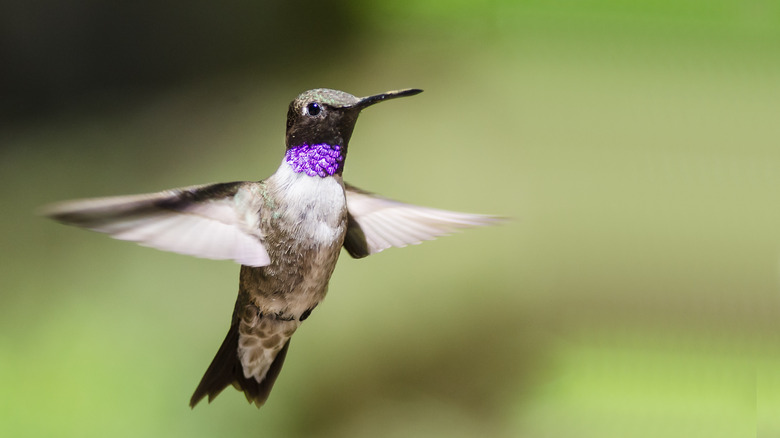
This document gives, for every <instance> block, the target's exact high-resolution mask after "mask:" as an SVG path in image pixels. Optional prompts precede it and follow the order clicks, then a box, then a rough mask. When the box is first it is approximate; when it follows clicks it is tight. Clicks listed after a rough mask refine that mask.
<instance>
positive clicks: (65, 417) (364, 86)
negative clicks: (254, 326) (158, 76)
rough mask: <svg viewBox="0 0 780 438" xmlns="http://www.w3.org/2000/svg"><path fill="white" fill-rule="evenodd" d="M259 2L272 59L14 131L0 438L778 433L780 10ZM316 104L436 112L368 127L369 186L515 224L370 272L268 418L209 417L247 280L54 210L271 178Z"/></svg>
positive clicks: (361, 166) (377, 112)
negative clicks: (209, 394) (301, 102)
mask: <svg viewBox="0 0 780 438" xmlns="http://www.w3.org/2000/svg"><path fill="white" fill-rule="evenodd" d="M263 5H264V6H263V8H265V7H266V6H267V7H269V8H271V9H274V8H277V9H274V10H276V11H279V10H282V11H284V13H282V14H281V15H280V16H279V18H278V24H280V25H282V29H284V31H274V32H273V35H274V37H273V38H271V37H269V39H267V40H262V41H260V40H252V41H260V42H269V44H271V45H269V46H266V47H264V48H263V49H262V51H259V52H257V55H253V54H252V53H249V52H240V53H239V52H233V53H235V56H236V57H244V56H245V57H249V58H251V59H249V58H247V59H241V60H239V62H237V63H236V64H232V63H226V65H225V66H224V70H222V69H218V68H214V69H213V70H210V71H209V72H208V74H204V75H202V76H201V75H199V74H197V72H193V71H191V70H188V68H190V67H192V66H193V65H196V64H199V63H208V62H209V59H212V58H210V56H209V55H208V53H209V52H200V55H193V58H192V59H193V61H192V63H193V64H186V63H185V64H183V65H184V66H185V68H183V70H182V71H183V73H182V75H183V76H175V77H185V76H186V77H189V78H190V79H189V80H188V81H185V82H182V83H175V84H174V82H175V81H170V80H169V81H167V82H165V81H163V83H167V84H168V85H166V86H164V87H162V88H155V90H156V91H154V90H153V89H147V91H146V92H143V93H136V92H135V90H137V88H136V85H133V84H129V85H123V84H124V83H123V82H121V81H118V82H117V83H116V84H117V85H116V87H115V88H116V90H114V91H112V92H111V93H109V94H107V95H99V94H98V95H96V94H91V93H84V94H83V96H82V97H80V98H78V99H74V100H73V101H67V102H66V103H65V105H63V106H61V107H60V108H61V109H60V111H58V112H55V113H51V112H49V111H48V110H45V111H43V110H42V111H41V112H36V111H33V113H34V114H37V115H36V116H35V117H30V118H26V119H24V120H19V119H17V120H16V122H14V123H7V124H6V125H5V126H4V128H3V129H2V130H0V144H2V145H3V147H2V149H0V182H1V183H2V185H3V187H4V190H3V192H2V196H3V197H2V203H3V205H4V206H5V207H6V208H5V213H4V214H3V215H2V216H0V227H2V228H0V229H2V230H3V233H2V234H0V239H1V240H0V243H1V244H2V247H3V249H4V251H2V253H0V266H3V275H2V277H0V294H1V295H0V296H1V297H2V300H3V301H2V302H3V305H2V307H0V388H3V389H2V391H3V395H4V397H2V398H1V399H0V400H1V401H0V436H50V435H55V436H80V437H82V436H185V435H186V436H214V435H227V434H231V435H235V436H257V435H263V436H325V437H329V436H333V437H336V436H338V437H345V436H368V435H370V436H387V437H395V436H398V437H401V436H403V437H408V436H453V437H460V436H506V437H510V436H512V437H514V436H527V437H569V436H578V437H583V436H584V437H588V436H593V437H612V436H614V437H624V436H632V437H642V436H648V437H650V436H653V437H655V436H681V437H683V436H684V437H690V436H702V437H719V436H723V437H733V436H748V435H749V436H755V435H758V436H762V437H763V436H767V437H769V436H780V417H778V412H779V411H780V376H779V375H778V371H777V370H778V368H780V351H779V350H778V342H779V341H780V339H779V338H780V336H779V335H780V333H778V328H777V327H778V326H777V320H778V317H780V302H778V301H780V299H779V297H778V292H779V291H780V288H779V287H778V286H779V285H778V280H780V245H779V244H780V208H779V207H778V205H777V204H778V199H780V152H778V150H777V145H778V144H780V124H778V123H777V120H776V119H777V115H778V114H780V82H778V81H777V78H778V77H780V76H778V75H779V74H780V51H779V50H778V49H780V6H779V5H778V4H777V3H776V2H771V1H761V0H754V1H748V2H738V1H725V0H724V1H715V2H705V1H694V0H686V1H679V2H672V1H664V2H659V1H653V2H651V1H639V2H627V1H617V0H601V1H595V0H594V1H583V2H580V1H559V2H549V1H542V0H537V1H526V2H512V1H499V0H496V1H490V2H487V1H486V2H463V1H457V2H437V1H430V0H429V1H415V2H412V1H399V2H387V3H383V4H369V3H364V2H348V3H338V4H333V5H329V6H328V7H330V6H333V7H334V8H335V9H332V10H329V11H330V12H332V11H334V10H335V11H340V12H338V13H334V14H335V15H336V17H330V16H329V15H323V16H322V18H323V19H322V20H320V21H317V20H315V19H313V18H312V16H308V18H302V17H301V15H300V14H305V13H306V12H305V11H306V8H303V7H302V8H292V7H285V8H282V7H280V6H278V4H274V5H270V6H269V5H268V4H266V3H264V4H263ZM89 7H95V8H101V7H103V8H105V7H106V6H97V5H93V4H91V3H84V8H87V9H86V10H90V9H89ZM123 7H127V6H123ZM139 7H141V6H139ZM229 7H230V6H226V7H225V8H228V9H222V10H220V11H215V17H222V19H221V20H222V22H223V23H225V24H228V23H232V22H233V21H232V20H233V18H232V16H231V12H230V10H229ZM328 7H324V6H323V7H322V9H314V10H313V11H323V10H324V9H328ZM160 8H162V6H160ZM278 8H281V9H278ZM156 10H157V9H154V8H153V9H150V10H149V14H152V13H153V12H155V11H156ZM166 10H167V11H169V12H168V15H167V16H168V17H171V16H175V17H177V20H181V21H182V22H183V23H187V24H186V26H194V24H192V23H198V21H197V20H195V21H189V19H188V18H187V17H188V16H189V15H187V14H186V13H185V11H181V12H179V10H178V9H176V8H173V7H167V9H166ZM263 10H265V9H263ZM193 13H194V12H193ZM236 15H237V16H236V18H235V19H236V20H238V22H239V23H246V22H251V20H249V19H248V18H247V16H239V15H240V14H238V13H236ZM139 16H144V17H145V18H144V19H145V20H153V19H159V16H162V17H166V15H164V14H163V15H159V16H155V17H157V18H154V17H151V16H150V17H146V14H145V13H143V14H142V13H140V12H139V13H138V14H136V15H133V16H129V17H127V16H124V15H123V16H121V17H119V16H118V17H115V20H119V21H120V22H122V24H123V28H125V29H131V28H134V27H135V26H134V25H135V24H136V23H137V21H135V20H138V17H139ZM344 16H346V17H349V19H348V21H347V22H346V23H347V24H343V22H341V21H339V22H338V23H339V24H338V25H335V24H334V27H339V26H346V28H343V29H339V31H340V32H342V35H345V36H348V37H347V38H342V39H341V40H339V41H340V42H339V43H338V44H334V45H330V44H323V43H322V41H323V40H326V41H328V42H330V39H329V38H328V37H329V36H330V33H329V32H325V31H323V29H326V28H328V27H329V24H330V23H331V22H330V21H328V20H331V19H334V20H338V19H339V17H341V18H343V17H344ZM215 19H216V18H215ZM8 20H9V19H8V17H5V19H4V22H7V21H8ZM123 20H124V21H123ZM274 21H275V22H276V20H274ZM292 22H296V23H300V24H301V27H302V28H304V29H305V30H306V32H301V31H300V29H297V28H296V29H287V26H289V25H288V24H286V23H292ZM334 23H335V22H334ZM38 25H40V23H38ZM106 26H107V27H110V26H108V25H107V24H106ZM245 26H246V28H250V27H251V26H248V25H245ZM312 29H316V30H317V31H316V32H314V33H315V34H316V38H315V39H316V43H315V42H312V32H309V31H310V30H312ZM170 31H171V32H172V33H175V29H173V28H172V29H171V30H170ZM214 32H215V33H214V34H216V35H220V34H223V35H224V33H225V32H227V31H225V30H220V31H214ZM278 32H282V33H283V34H284V36H283V38H290V39H292V40H293V41H290V42H289V44H290V45H289V46H279V47H278V50H280V51H281V50H291V51H292V52H291V53H288V54H286V55H284V56H282V55H279V53H276V51H275V50H273V48H274V47H275V46H274V45H273V44H275V43H274V41H276V40H275V38H282V36H279V35H280V34H279V33H278ZM211 34H212V33H211V32H210V31H209V32H206V33H204V34H203V35H211ZM100 35H101V34H100V33H98V34H94V35H91V36H90V37H89V40H92V39H95V38H98V37H99V36H100ZM127 41H128V43H127V44H129V45H130V46H131V47H132V49H133V50H135V51H139V52H141V51H143V50H144V48H145V47H146V45H149V44H151V45H153V42H150V41H148V40H144V41H139V42H138V43H137V44H138V45H136V44H135V43H133V42H132V40H131V39H128V40H127ZM227 41H228V40H225V42H221V43H219V44H218V45H215V46H214V47H215V49H214V50H215V51H218V50H217V49H216V48H217V47H225V50H230V47H229V44H230V43H228V42H227ZM215 44H216V43H215ZM309 44H312V46H311V47H314V49H313V52H316V55H314V56H316V59H317V60H316V61H313V60H312V58H309V57H307V55H308V54H311V53H313V52H309V51H308V50H310V49H307V48H304V46H308V45H309ZM19 50H22V49H19ZM109 52H110V50H109ZM291 54H292V55H300V56H299V57H296V56H291ZM31 56H32V55H31ZM112 56H115V55H112ZM201 56H202V57H203V59H201V58H200V57H201ZM64 59H66V60H67V59H69V58H67V57H65V58H64ZM285 59H287V61H285ZM74 62H76V63H78V62H80V61H79V59H76V60H74ZM187 65H190V67H186V66H187ZM239 65H242V66H243V67H237V66H239ZM250 65H251V66H254V67H246V66H250ZM72 68H74V69H76V68H86V69H87V70H89V67H88V66H87V67H84V66H81V65H76V66H73V67H72ZM101 68H106V67H105V66H102V67H101ZM149 68H150V67H149ZM149 71H150V72H154V69H151V68H150V70H149ZM36 73H41V72H36ZM41 74H43V73H41ZM47 74H51V72H48V73H47ZM151 76H152V77H153V78H154V77H155V75H154V74H151ZM193 78H199V79H197V80H196V79H193ZM67 80H68V79H67V77H64V78H63V81H66V82H67ZM98 82H99V81H98ZM90 84H91V82H89V83H87V85H90ZM65 85H68V86H74V87H77V86H79V87H84V86H85V85H84V84H82V85H78V84H76V85H73V84H65ZM319 86H327V87H332V88H339V89H344V90H346V91H348V92H352V93H355V94H359V95H360V94H362V95H367V94H370V93H376V92H380V91H383V90H387V89H394V88H401V87H420V88H424V89H425V90H426V92H425V93H424V94H422V95H420V96H417V97H414V98H410V99H408V100H407V99H404V100H399V101H393V102H391V103H387V104H383V105H379V106H377V107H374V108H371V109H370V110H367V111H366V112H365V113H364V114H363V115H362V116H361V120H360V122H359V123H358V127H357V129H356V132H355V135H354V137H353V139H352V143H351V145H352V147H351V151H350V156H349V159H348V164H347V168H346V172H345V178H346V179H347V180H348V181H350V182H352V183H354V184H356V185H358V186H360V187H363V188H366V189H369V190H372V191H376V192H379V193H382V194H384V195H387V196H390V197H393V198H396V199H401V200H405V201H408V202H413V203H417V204H423V205H431V206H435V207H441V208H448V209H454V210H464V211H477V212H485V213H495V214H500V215H505V216H509V217H511V218H513V221H512V222H510V223H508V224H506V225H503V226H500V227H494V228H490V229H480V230H469V231H468V232H465V233H463V234H460V235H457V236H453V237H448V238H444V239H441V240H439V241H436V242H430V243H425V244H424V245H421V246H419V247H410V248H405V249H394V250H389V251H386V252H383V253H382V254H379V255H376V256H372V257H369V258H367V259H365V260H352V259H349V258H348V256H346V255H345V256H344V257H343V258H342V260H341V261H340V263H339V267H338V268H337V270H336V273H335V275H334V277H333V280H332V282H331V287H330V291H331V292H330V294H329V296H328V298H327V299H326V300H325V302H324V303H323V305H321V306H320V307H319V308H318V309H317V311H316V312H314V314H313V315H312V317H311V318H310V319H309V320H308V321H307V322H306V324H304V326H303V327H302V328H301V329H300V330H299V331H298V333H296V335H295V338H294V340H293V341H292V346H291V349H290V353H289V355H288V358H287V363H286V364H285V368H284V370H283V372H282V374H281V376H280V378H279V381H278V382H277V385H276V387H275V389H274V392H273V393H272V395H271V398H270V400H269V402H268V404H267V405H266V406H264V407H263V408H262V409H261V410H260V411H257V410H256V409H255V408H254V407H252V406H249V405H247V404H246V402H245V401H244V399H243V396H241V394H239V393H237V392H235V391H233V390H230V389H228V390H226V391H225V392H224V393H223V394H222V395H220V396H219V397H218V398H217V399H216V400H215V401H214V402H213V403H212V404H211V405H202V406H198V407H197V408H196V409H195V410H194V411H190V409H189V408H188V407H187V400H188V399H189V396H190V394H191V392H192V390H193V389H194V387H195V385H196V384H197V382H198V380H199V379H200V377H201V375H202V373H203V372H204V371H205V369H206V366H207V365H208V363H209V361H210V360H211V358H212V357H213V354H214V353H215V352H216V349H217V347H218V346H219V343H220V342H221V340H222V338H223V336H224V332H225V330H227V328H228V323H229V317H230V313H231V311H232V306H233V300H234V298H235V296H234V293H235V291H236V278H237V273H238V269H237V267H236V266H234V265H232V264H230V263H216V262H212V261H206V260H198V259H191V258H187V257H182V256H177V255H172V254H166V253H161V252H157V251H153V250H149V249H147V248H141V247H136V246H133V245H129V244H127V243H124V242H116V241H111V240H109V239H107V238H105V237H104V236H100V235H94V234H91V233H85V232H81V231H78V230H73V229H66V228H64V227H61V226H59V225H57V224H54V223H51V222H48V221H46V220H44V219H42V218H38V217H34V216H32V214H31V212H32V211H34V210H35V208H36V207H37V206H40V205H42V204H44V203H47V202H51V201H55V200H61V199H67V198H74V197H86V196H101V195H110V194H123V193H132V192H145V191H155V190H160V189H163V188H167V187H175V186H183V185H189V184H196V183H205V182H214V181H230V180H240V179H259V178H262V177H265V176H267V175H269V174H271V173H272V172H273V171H274V170H275V168H276V167H277V166H278V163H279V160H280V159H281V155H282V147H283V146H282V144H283V143H282V142H283V126H284V117H285V114H286V105H287V104H288V103H289V101H290V100H291V99H292V98H294V97H295V95H297V93H299V92H300V91H303V90H305V89H308V88H313V87H319ZM82 89H84V88H82Z"/></svg>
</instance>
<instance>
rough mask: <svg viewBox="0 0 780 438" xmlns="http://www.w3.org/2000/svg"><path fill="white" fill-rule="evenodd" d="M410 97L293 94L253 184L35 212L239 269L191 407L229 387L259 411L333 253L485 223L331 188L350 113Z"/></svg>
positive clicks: (321, 289) (320, 290) (373, 249)
mask: <svg viewBox="0 0 780 438" xmlns="http://www.w3.org/2000/svg"><path fill="white" fill-rule="evenodd" d="M421 91H422V90H418V89H405V90H397V91H389V92H387V93H382V94H377V95H374V96H368V97H362V98H358V97H355V96H353V95H351V94H348V93H345V92H343V91H337V90H330V89H324V88H320V89H315V90H309V91H306V92H304V93H303V94H301V95H299V96H298V97H297V98H296V99H295V100H294V101H292V103H290V107H289V110H288V112H287V135H286V146H287V149H286V152H285V155H284V159H282V163H281V165H280V166H279V169H277V170H276V172H275V173H274V174H273V175H271V176H270V177H269V178H267V179H265V180H263V181H258V182H246V181H241V182H230V183H220V184H208V185H200V186H192V187H184V188H178V189H171V190H165V191H162V192H159V193H151V194H143V195H130V196H118V197H109V198H96V199H85V200H76V201H67V202H63V203H59V204H55V205H52V206H50V207H49V208H48V209H46V210H45V211H44V213H45V214H46V215H48V216H50V217H52V218H53V219H55V220H57V221H59V222H62V223H64V224H68V225H75V226H79V227H83V228H87V229H90V230H94V231H98V232H102V233H106V234H109V235H111V237H114V238H116V239H120V240H129V241H133V242H137V243H139V244H141V245H144V246H150V247H153V248H157V249H161V250H166V251H173V252H177V253H181V254H188V255H193V256H197V257H204V258H210V259H223V260H233V261H235V262H237V263H239V264H241V275H240V278H239V288H238V298H237V299H236V305H235V308H234V310H233V318H232V321H231V324H230V329H229V330H228V333H227V336H226V337H225V340H224V341H223V342H222V346H220V348H219V351H217V354H216V357H214V360H213V361H212V362H211V365H209V367H208V369H207V370H206V373H205V375H204V376H203V379H202V380H201V381H200V384H199V385H198V387H197V389H196V390H195V393H194V394H193V396H192V399H191V400H190V406H191V407H195V405H196V404H197V403H198V402H199V401H200V400H202V399H203V398H204V397H208V400H209V402H211V401H212V400H213V399H214V398H215V397H216V396H217V395H219V393H220V392H222V390H223V389H225V387H227V386H228V385H231V384H232V385H233V386H234V387H235V388H236V389H238V390H240V391H243V392H244V394H245V395H246V398H247V400H248V401H249V402H250V403H255V404H256V405H257V406H258V407H260V406H262V405H263V404H264V403H265V401H266V399H267V398H268V394H269V393H270V391H271V388H272V387H273V384H274V381H275V380H276V378H277V376H278V375H279V371H280V370H281V368H282V363H283V362H284V358H285V355H286V353H287V349H288V347H289V346H290V337H291V336H292V335H293V333H295V330H297V329H298V327H299V326H300V325H301V323H302V322H303V321H304V320H305V319H306V318H307V317H308V316H309V315H310V314H311V312H312V310H314V308H315V307H316V306H317V304H318V303H319V302H320V301H322V299H323V298H324V297H325V293H326V291H327V289H328V281H329V280H330V276H331V274H332V273H333V269H334V268H335V267H336V261H337V260H338V258H339V253H340V252H341V248H342V247H343V248H344V249H346V250H347V252H348V253H349V254H350V255H351V256H352V257H355V258H362V257H366V256H368V255H371V254H375V253H378V252H380V251H382V250H384V249H387V248H389V247H391V246H394V247H403V246H406V245H409V244H416V243H420V242H422V241H424V240H431V239H433V238H435V237H437V236H442V235H444V234H448V233H450V232H452V231H455V230H457V229H459V228H467V227H474V226H480V225H488V224H491V223H493V222H494V221H495V220H496V219H495V218H494V217H492V216H485V215H475V214H467V213H457V212H452V211H445V210H438V209H433V208H427V207H419V206H415V205H410V204H404V203H401V202H398V201H393V200H391V199H387V198H383V197H381V196H377V195H375V194H372V193H370V192H366V191H363V190H360V189H358V188H356V187H354V186H351V185H349V184H347V183H345V182H344V181H343V180H342V172H343V171H344V161H345V159H346V156H347V151H348V145H349V139H350V137H351V136H352V130H353V129H354V127H355V122H356V121H357V118H358V115H359V114H360V112H361V110H363V109H364V108H366V107H368V106H370V105H373V104H375V103H378V102H383V101H385V100H388V99H394V98H397V97H404V96H413V95H415V94H418V93H420V92H421Z"/></svg>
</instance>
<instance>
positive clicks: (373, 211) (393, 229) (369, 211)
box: [345, 184, 501, 254]
mask: <svg viewBox="0 0 780 438" xmlns="http://www.w3.org/2000/svg"><path fill="white" fill-rule="evenodd" d="M345 189H346V196H347V209H348V210H349V213H350V214H351V215H352V217H353V218H354V220H355V222H356V223H357V225H358V226H359V227H360V229H361V230H362V231H363V234H364V235H365V244H366V249H367V252H368V254H375V253H378V252H380V251H383V250H385V249H387V248H390V247H404V246H407V245H416V244H418V243H421V242H423V241H425V240H433V239H435V238H437V237H439V236H444V235H447V234H451V233H453V232H455V231H457V230H459V229H463V228H471V227H478V226H484V225H492V224H495V223H497V222H499V221H500V220H501V219H499V218H497V217H495V216H488V215H480V214H470V213H459V212H455V211H447V210H439V209H436V208H429V207H421V206H417V205H411V204H405V203H403V202H398V201H394V200H392V199H388V198H383V197H381V196H377V195H375V194H373V193H369V192H366V191H363V190H360V189H358V188H356V187H354V186H351V185H349V184H345ZM353 244H354V243H353Z"/></svg>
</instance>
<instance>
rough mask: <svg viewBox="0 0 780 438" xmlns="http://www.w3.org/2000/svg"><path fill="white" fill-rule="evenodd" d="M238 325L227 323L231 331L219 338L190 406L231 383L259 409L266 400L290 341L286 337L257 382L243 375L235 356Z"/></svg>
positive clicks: (209, 399)
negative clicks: (221, 339)
mask: <svg viewBox="0 0 780 438" xmlns="http://www.w3.org/2000/svg"><path fill="white" fill-rule="evenodd" d="M238 327H239V324H238V323H235V324H233V325H231V326H230V330H229V331H228V333H227V336H225V340H224V341H222V345H221V346H220V347H219V350H218V351H217V355H216V356H215V357H214V360H212V361H211V365H209V367H208V369H207V370H206V374H204V375H203V378H202V379H201V381H200V384H198V387H197V388H196V389H195V393H194V394H193V395H192V398H191V399H190V407H191V408H194V407H195V405H197V404H198V403H199V402H200V401H201V400H202V399H203V398H204V397H206V396H208V401H209V403H211V401H212V400H214V399H215V398H216V397H217V396H218V395H219V393H221V392H222V390H223V389H225V388H226V387H227V386H228V385H233V386H234V387H235V388H236V389H238V390H239V391H243V392H244V395H246V399H247V401H249V403H254V404H255V405H257V407H258V408H259V407H260V406H262V405H263V404H264V403H265V401H266V400H267V399H268V395H269V394H270V393H271V388H273V386H274V382H276V378H277V377H278V376H279V372H280V371H281V370H282V364H284V358H285V356H286V355H287V348H288V347H289V346H290V340H289V339H288V340H287V342H286V343H285V344H284V347H282V349H281V350H279V352H278V353H277V355H276V357H275V358H274V359H273V362H272V363H271V365H270V368H269V369H268V372H267V373H266V375H265V378H264V379H263V380H262V381H261V382H258V381H257V380H256V379H254V378H251V377H250V378H246V377H244V371H243V367H242V365H241V360H240V359H239V356H238V337H239V334H238Z"/></svg>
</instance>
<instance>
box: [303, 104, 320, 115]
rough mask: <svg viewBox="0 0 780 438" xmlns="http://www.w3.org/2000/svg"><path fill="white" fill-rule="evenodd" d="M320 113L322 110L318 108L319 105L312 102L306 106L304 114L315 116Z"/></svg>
mask: <svg viewBox="0 0 780 438" xmlns="http://www.w3.org/2000/svg"><path fill="white" fill-rule="evenodd" d="M321 111H322V108H321V107H320V104H318V103H317V102H312V103H310V104H308V105H306V113H307V114H309V115H310V116H316V115H318V114H319V113H320V112H321Z"/></svg>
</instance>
